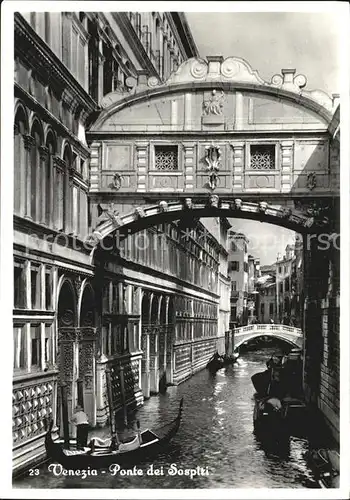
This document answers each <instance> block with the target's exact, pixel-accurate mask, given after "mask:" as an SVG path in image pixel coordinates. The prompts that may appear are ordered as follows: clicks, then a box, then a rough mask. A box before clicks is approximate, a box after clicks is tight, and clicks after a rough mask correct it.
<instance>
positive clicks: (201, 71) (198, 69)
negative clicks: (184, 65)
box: [190, 60, 208, 78]
mask: <svg viewBox="0 0 350 500" xmlns="http://www.w3.org/2000/svg"><path fill="white" fill-rule="evenodd" d="M190 71H191V75H192V76H193V77H194V78H203V77H205V76H206V74H207V73H208V65H207V63H206V62H204V61H200V60H199V61H198V60H196V61H194V63H193V64H192V66H191V70H190Z"/></svg>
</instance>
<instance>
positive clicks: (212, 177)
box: [205, 144, 221, 190]
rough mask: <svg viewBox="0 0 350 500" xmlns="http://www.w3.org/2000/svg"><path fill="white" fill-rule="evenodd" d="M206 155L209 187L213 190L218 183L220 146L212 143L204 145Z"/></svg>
mask: <svg viewBox="0 0 350 500" xmlns="http://www.w3.org/2000/svg"><path fill="white" fill-rule="evenodd" d="M205 149H206V157H205V161H206V162H207V164H208V167H207V169H208V171H209V182H208V184H209V187H210V188H211V189H212V190H214V189H215V188H216V187H217V183H218V175H217V172H218V171H219V167H220V159H221V151H220V147H219V146H216V145H214V144H211V145H210V146H206V147H205Z"/></svg>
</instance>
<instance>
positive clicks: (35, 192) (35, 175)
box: [30, 121, 42, 221]
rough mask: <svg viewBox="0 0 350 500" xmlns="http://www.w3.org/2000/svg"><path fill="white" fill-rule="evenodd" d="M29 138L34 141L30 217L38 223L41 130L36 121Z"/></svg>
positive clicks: (31, 162)
mask: <svg viewBox="0 0 350 500" xmlns="http://www.w3.org/2000/svg"><path fill="white" fill-rule="evenodd" d="M31 136H32V138H33V139H34V141H33V146H32V148H31V161H30V169H31V171H30V181H31V184H30V193H31V202H30V215H31V217H32V219H33V220H37V221H39V218H40V174H41V172H40V161H41V160H40V149H39V148H40V146H41V145H42V134H41V128H40V126H39V123H38V122H37V121H35V122H34V124H33V126H32V131H31Z"/></svg>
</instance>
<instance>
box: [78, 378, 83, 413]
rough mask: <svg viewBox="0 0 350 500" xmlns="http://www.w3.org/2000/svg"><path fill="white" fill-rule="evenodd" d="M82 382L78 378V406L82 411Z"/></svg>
mask: <svg viewBox="0 0 350 500" xmlns="http://www.w3.org/2000/svg"><path fill="white" fill-rule="evenodd" d="M83 384H84V381H83V379H82V378H78V380H77V386H78V405H80V406H81V407H82V409H83V410H84V386H83Z"/></svg>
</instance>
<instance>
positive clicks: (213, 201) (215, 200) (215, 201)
mask: <svg viewBox="0 0 350 500" xmlns="http://www.w3.org/2000/svg"><path fill="white" fill-rule="evenodd" d="M209 205H210V206H211V207H212V208H219V197H218V195H217V194H212V195H210V196H209Z"/></svg>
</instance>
